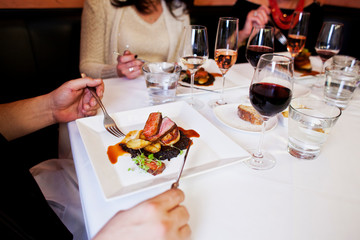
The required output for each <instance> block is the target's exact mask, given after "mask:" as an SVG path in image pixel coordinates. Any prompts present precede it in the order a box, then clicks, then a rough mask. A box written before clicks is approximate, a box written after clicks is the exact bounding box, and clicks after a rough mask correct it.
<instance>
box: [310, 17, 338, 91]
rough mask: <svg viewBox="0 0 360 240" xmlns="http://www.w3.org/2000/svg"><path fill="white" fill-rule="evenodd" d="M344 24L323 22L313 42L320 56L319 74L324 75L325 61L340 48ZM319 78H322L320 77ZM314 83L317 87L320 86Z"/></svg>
mask: <svg viewBox="0 0 360 240" xmlns="http://www.w3.org/2000/svg"><path fill="white" fill-rule="evenodd" d="M343 30H344V25H343V24H342V23H335V22H324V23H323V25H322V27H321V30H320V33H319V35H318V38H317V40H316V44H315V51H316V53H317V54H318V55H319V56H320V59H321V62H322V65H321V72H320V74H321V76H323V75H324V67H325V62H326V61H327V60H328V59H330V58H332V57H333V56H334V55H336V54H338V53H339V51H340V48H341V43H342V35H343ZM321 79H324V80H325V78H323V77H321ZM320 84H321V83H319V85H315V86H317V87H321V85H320Z"/></svg>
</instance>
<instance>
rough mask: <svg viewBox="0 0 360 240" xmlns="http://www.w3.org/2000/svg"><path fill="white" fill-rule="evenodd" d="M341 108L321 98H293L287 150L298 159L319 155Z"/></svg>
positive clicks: (312, 157) (313, 157) (290, 107)
mask: <svg viewBox="0 0 360 240" xmlns="http://www.w3.org/2000/svg"><path fill="white" fill-rule="evenodd" d="M340 115H341V110H340V109H339V108H338V107H336V106H332V105H328V104H326V102H325V101H323V100H315V99H312V98H295V99H293V100H292V101H291V103H290V106H289V132H288V138H289V141H288V152H289V153H290V154H291V155H292V156H294V157H296V158H300V159H308V160H309V159H315V158H316V157H318V156H319V154H320V150H321V148H322V146H323V145H324V144H325V142H326V140H327V138H328V136H329V133H330V131H331V129H332V128H333V127H334V125H335V123H336V121H337V120H338V118H339V117H340Z"/></svg>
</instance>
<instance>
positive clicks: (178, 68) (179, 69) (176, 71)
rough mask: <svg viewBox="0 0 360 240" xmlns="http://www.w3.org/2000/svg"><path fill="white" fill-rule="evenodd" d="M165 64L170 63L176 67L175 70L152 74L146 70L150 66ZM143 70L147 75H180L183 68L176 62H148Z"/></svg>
mask: <svg viewBox="0 0 360 240" xmlns="http://www.w3.org/2000/svg"><path fill="white" fill-rule="evenodd" d="M164 63H168V64H171V65H172V66H173V67H174V70H175V71H173V72H171V73H170V72H165V71H164V72H150V71H149V70H147V69H145V67H147V66H149V65H150V64H164ZM141 69H142V70H143V72H145V73H149V74H154V75H155V74H159V75H160V74H178V73H180V72H181V70H182V67H181V66H180V65H179V64H176V63H175V62H147V63H144V65H143V66H142V67H141Z"/></svg>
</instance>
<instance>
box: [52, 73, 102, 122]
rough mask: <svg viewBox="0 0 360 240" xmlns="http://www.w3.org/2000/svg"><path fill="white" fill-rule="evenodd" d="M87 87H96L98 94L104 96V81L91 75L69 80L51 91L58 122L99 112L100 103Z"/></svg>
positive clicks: (55, 116)
mask: <svg viewBox="0 0 360 240" xmlns="http://www.w3.org/2000/svg"><path fill="white" fill-rule="evenodd" d="M86 87H95V88H96V94H97V95H98V96H99V97H100V98H102V96H103V92H104V82H103V81H102V80H101V79H92V78H89V77H86V78H79V79H75V80H71V81H68V82H66V83H64V84H63V85H61V86H60V87H59V88H57V89H56V90H54V91H52V92H51V93H50V101H51V103H50V106H51V109H52V112H53V117H54V119H55V121H56V122H69V121H73V120H75V119H77V118H81V117H86V116H92V115H95V114H96V113H97V109H98V108H99V105H98V104H97V102H96V99H95V98H94V97H93V96H92V94H91V92H90V91H89V89H87V88H86Z"/></svg>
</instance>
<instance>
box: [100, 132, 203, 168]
mask: <svg viewBox="0 0 360 240" xmlns="http://www.w3.org/2000/svg"><path fill="white" fill-rule="evenodd" d="M178 128H179V130H180V131H182V132H183V133H184V134H185V136H187V137H188V138H192V137H197V138H198V137H200V134H199V133H197V132H196V131H195V130H192V129H189V130H185V129H183V128H181V127H178ZM127 153H128V152H126V151H124V150H123V149H122V147H121V146H120V142H119V143H117V144H115V145H111V146H109V147H108V149H107V155H108V158H109V160H110V162H111V163H112V164H115V163H117V161H118V157H120V156H122V155H124V154H127Z"/></svg>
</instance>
